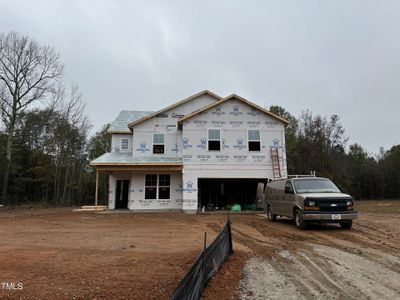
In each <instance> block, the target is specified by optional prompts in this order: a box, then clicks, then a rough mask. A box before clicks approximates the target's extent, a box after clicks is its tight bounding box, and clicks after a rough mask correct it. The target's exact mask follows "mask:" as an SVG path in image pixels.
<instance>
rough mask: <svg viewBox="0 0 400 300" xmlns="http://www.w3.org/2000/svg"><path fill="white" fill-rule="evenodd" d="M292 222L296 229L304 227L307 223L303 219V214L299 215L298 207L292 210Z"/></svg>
mask: <svg viewBox="0 0 400 300" xmlns="http://www.w3.org/2000/svg"><path fill="white" fill-rule="evenodd" d="M293 218H294V223H295V224H296V227H297V228H298V229H306V227H307V224H306V222H304V220H303V216H302V215H301V212H300V209H298V208H296V209H295V210H294V216H293Z"/></svg>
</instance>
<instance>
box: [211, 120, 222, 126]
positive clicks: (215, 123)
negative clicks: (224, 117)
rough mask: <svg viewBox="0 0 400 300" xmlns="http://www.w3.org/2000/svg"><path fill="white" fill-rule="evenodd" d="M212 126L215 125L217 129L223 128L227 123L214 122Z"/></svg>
mask: <svg viewBox="0 0 400 300" xmlns="http://www.w3.org/2000/svg"><path fill="white" fill-rule="evenodd" d="M211 124H213V125H214V126H215V127H222V126H224V124H225V121H212V122H211Z"/></svg>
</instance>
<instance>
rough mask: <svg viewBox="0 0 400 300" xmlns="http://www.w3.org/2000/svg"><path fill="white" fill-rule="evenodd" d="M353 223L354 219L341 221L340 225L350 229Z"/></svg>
mask: <svg viewBox="0 0 400 300" xmlns="http://www.w3.org/2000/svg"><path fill="white" fill-rule="evenodd" d="M352 225H353V221H347V222H340V227H342V229H350V228H351V226H352Z"/></svg>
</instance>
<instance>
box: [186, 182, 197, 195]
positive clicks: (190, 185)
mask: <svg viewBox="0 0 400 300" xmlns="http://www.w3.org/2000/svg"><path fill="white" fill-rule="evenodd" d="M183 190H184V191H185V192H188V193H193V192H197V189H194V188H193V181H190V180H189V181H188V182H186V188H185V189H183Z"/></svg>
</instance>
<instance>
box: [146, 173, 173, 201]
mask: <svg viewBox="0 0 400 300" xmlns="http://www.w3.org/2000/svg"><path fill="white" fill-rule="evenodd" d="M147 175H156V176H157V181H156V185H155V186H153V185H151V186H149V187H155V188H156V198H151V199H150V198H149V199H146V187H147V186H146V176H147ZM160 175H169V186H166V185H162V186H161V187H169V198H165V199H160V197H159V196H160V195H159V188H160ZM171 181H172V175H171V174H170V173H145V174H144V189H143V191H144V195H143V199H144V200H171V186H172V185H171Z"/></svg>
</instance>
